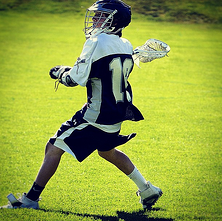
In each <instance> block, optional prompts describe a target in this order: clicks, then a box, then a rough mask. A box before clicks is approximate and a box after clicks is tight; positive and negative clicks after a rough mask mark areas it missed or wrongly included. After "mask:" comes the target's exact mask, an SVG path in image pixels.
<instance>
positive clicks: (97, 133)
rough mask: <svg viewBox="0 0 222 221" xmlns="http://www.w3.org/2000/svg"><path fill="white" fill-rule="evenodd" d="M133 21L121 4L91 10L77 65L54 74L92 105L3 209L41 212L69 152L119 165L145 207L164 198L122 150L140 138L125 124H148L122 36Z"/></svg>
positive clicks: (110, 0) (115, 0)
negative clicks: (136, 98)
mask: <svg viewBox="0 0 222 221" xmlns="http://www.w3.org/2000/svg"><path fill="white" fill-rule="evenodd" d="M130 22H131V9H130V6H128V5H127V4H125V3H124V2H122V1H120V0H100V1H97V2H95V3H94V4H93V5H92V6H91V7H89V8H88V9H87V12H86V16H85V29H84V32H85V36H86V42H85V44H84V46H83V50H82V53H81V55H80V57H79V58H78V59H77V61H76V62H75V64H74V66H73V67H69V66H56V67H54V68H52V69H51V70H50V73H49V74H50V76H51V78H53V79H56V80H57V83H58V84H59V83H61V84H63V85H65V86H67V87H76V86H77V85H80V86H83V87H86V90H87V97H88V102H87V103H86V104H85V105H84V106H83V107H82V109H81V110H79V111H77V112H76V113H75V115H74V116H73V117H72V118H71V119H70V120H68V121H66V122H65V123H63V124H62V125H61V127H60V129H59V130H58V131H57V133H56V134H55V135H54V136H53V137H52V138H50V140H49V142H48V143H47V145H46V149H45V158H44V161H43V164H42V166H41V168H40V170H39V172H38V175H37V177H36V180H35V182H34V183H33V186H32V187H31V189H30V190H29V192H28V193H27V194H26V193H23V195H22V197H21V198H20V199H18V200H17V199H16V198H15V197H14V195H13V194H9V195H8V199H9V204H8V205H6V206H4V208H33V209H38V208H39V203H38V201H39V196H40V194H41V193H42V191H43V189H44V187H45V186H46V184H47V182H48V181H49V180H50V178H51V177H52V176H53V174H54V173H55V171H56V169H57V167H58V165H59V162H60V159H61V156H62V155H63V153H64V152H68V153H70V154H71V155H72V156H73V157H75V158H76V159H77V160H78V161H79V162H82V161H83V160H84V159H85V158H86V157H88V156H89V155H90V154H91V153H92V152H94V151H95V150H97V151H98V154H99V156H100V157H102V158H104V159H105V160H107V161H108V162H110V163H112V164H113V165H115V166H116V167H117V168H118V169H119V170H121V171H122V172H123V173H124V174H126V175H127V176H128V177H129V178H130V179H131V180H132V181H133V182H134V183H135V184H136V185H137V187H138V188H139V190H138V192H137V194H138V196H140V203H141V204H142V206H143V208H144V209H148V208H151V206H152V205H154V203H155V202H156V201H157V200H158V198H159V197H160V196H161V195H162V191H161V189H160V188H158V187H155V186H153V185H152V184H151V183H150V182H149V181H148V182H147V181H146V179H145V178H144V177H143V176H142V175H141V173H140V172H139V171H138V169H137V168H136V167H135V166H134V164H133V163H132V162H131V160H130V159H129V158H128V156H126V155H125V154H124V153H123V152H121V151H119V150H118V149H116V147H117V146H119V145H122V144H124V143H126V142H128V141H129V140H130V139H132V138H133V137H135V135H136V134H134V133H132V134H130V135H127V136H123V135H120V134H119V133H120V129H121V124H122V122H123V121H125V120H132V121H139V120H143V116H142V114H141V113H140V111H139V110H138V109H137V108H136V107H135V106H134V105H133V103H132V90H131V86H130V84H129V82H128V77H129V75H130V73H131V71H132V69H133V65H134V62H133V59H132V53H133V47H132V45H131V43H130V42H129V41H128V40H126V39H124V38H122V37H121V36H122V30H123V29H124V28H125V27H127V26H128V25H129V23H130Z"/></svg>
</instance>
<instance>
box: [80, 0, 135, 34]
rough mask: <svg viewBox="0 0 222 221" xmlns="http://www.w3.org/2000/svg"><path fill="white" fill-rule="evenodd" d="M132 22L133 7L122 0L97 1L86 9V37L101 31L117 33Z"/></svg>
mask: <svg viewBox="0 0 222 221" xmlns="http://www.w3.org/2000/svg"><path fill="white" fill-rule="evenodd" d="M130 22H131V8H130V6H129V5H127V4H125V3H124V2H123V1H121V0H100V1H96V2H95V3H94V4H93V5H92V6H91V7H89V8H88V9H87V11H86V16H85V29H84V32H85V35H86V38H89V37H90V36H96V35H98V34H100V33H107V34H117V35H119V36H121V33H122V32H121V31H122V30H123V29H124V28H125V27H126V26H128V25H129V23H130Z"/></svg>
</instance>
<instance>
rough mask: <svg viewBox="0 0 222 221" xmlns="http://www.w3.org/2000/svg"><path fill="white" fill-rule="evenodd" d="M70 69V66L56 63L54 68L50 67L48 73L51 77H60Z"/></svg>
mask: <svg viewBox="0 0 222 221" xmlns="http://www.w3.org/2000/svg"><path fill="white" fill-rule="evenodd" d="M70 69H71V67H69V66H62V65H57V66H55V67H54V68H51V69H50V71H49V75H50V77H51V78H52V79H61V78H62V75H63V74H64V73H65V72H67V71H69V70H70Z"/></svg>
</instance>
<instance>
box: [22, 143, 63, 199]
mask: <svg viewBox="0 0 222 221" xmlns="http://www.w3.org/2000/svg"><path fill="white" fill-rule="evenodd" d="M63 153H64V151H63V150H61V149H59V148H57V147H56V146H54V145H52V144H51V143H49V142H48V143H47V145H46V148H45V157H44V160H43V163H42V166H41V168H40V170H39V172H38V175H37V177H36V180H35V182H34V183H33V186H32V187H31V189H30V190H29V192H28V193H27V195H26V196H27V197H28V198H29V199H31V200H34V201H35V200H37V199H38V198H39V196H40V194H41V192H42V191H43V189H44V187H45V185H46V184H47V182H48V181H49V180H50V178H51V177H52V176H53V175H54V173H55V171H56V169H57V168H58V165H59V162H60V159H61V156H62V155H63Z"/></svg>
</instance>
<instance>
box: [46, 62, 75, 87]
mask: <svg viewBox="0 0 222 221" xmlns="http://www.w3.org/2000/svg"><path fill="white" fill-rule="evenodd" d="M71 69H72V67H69V66H62V65H58V66H56V67H53V68H51V70H50V71H49V75H50V77H51V78H52V79H58V81H59V83H61V84H64V85H65V86H67V87H75V86H77V85H78V84H77V83H76V82H75V81H74V80H73V79H72V78H71V77H70V71H71Z"/></svg>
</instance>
